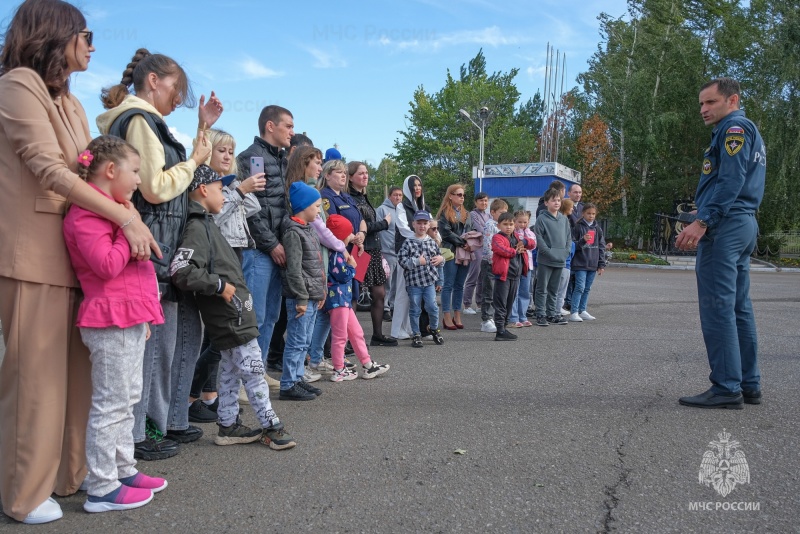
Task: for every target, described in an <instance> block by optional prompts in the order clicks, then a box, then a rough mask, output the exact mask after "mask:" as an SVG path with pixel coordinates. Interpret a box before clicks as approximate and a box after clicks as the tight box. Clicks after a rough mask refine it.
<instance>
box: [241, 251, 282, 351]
mask: <svg viewBox="0 0 800 534" xmlns="http://www.w3.org/2000/svg"><path fill="white" fill-rule="evenodd" d="M242 271H243V272H244V280H245V282H246V283H247V288H248V289H249V290H250V293H251V294H252V295H253V309H254V311H255V312H256V321H257V322H258V346H259V348H261V360H262V361H264V362H266V361H267V352H269V342H270V340H271V339H272V331H273V330H274V329H275V323H276V322H278V317H280V314H281V306H280V300H281V299H280V297H281V269H280V267H278V266H277V265H276V264H275V262H274V261H272V256H270V255H269V254H265V253H264V252H262V251H260V250H258V249H253V248H249V249H247V250H245V251H244V252H243V253H242ZM292 309H294V307H292Z"/></svg>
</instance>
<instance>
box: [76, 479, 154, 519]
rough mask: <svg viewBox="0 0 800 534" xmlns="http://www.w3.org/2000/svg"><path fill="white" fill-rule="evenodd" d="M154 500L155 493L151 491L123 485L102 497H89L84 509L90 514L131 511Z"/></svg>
mask: <svg viewBox="0 0 800 534" xmlns="http://www.w3.org/2000/svg"><path fill="white" fill-rule="evenodd" d="M152 500H153V492H152V491H150V490H149V489H141V488H131V487H128V486H126V485H124V484H123V485H122V486H120V487H118V488H117V489H115V490H114V491H112V492H111V493H107V494H106V495H103V496H102V497H95V496H94V495H89V497H88V498H87V499H86V502H85V503H83V509H84V510H86V511H87V512H90V513H99V512H113V511H116V510H131V509H133V508H139V507H140V506H144V505H145V504H147V503H149V502H150V501H152Z"/></svg>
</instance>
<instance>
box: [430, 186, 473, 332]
mask: <svg viewBox="0 0 800 534" xmlns="http://www.w3.org/2000/svg"><path fill="white" fill-rule="evenodd" d="M436 217H437V218H438V219H439V234H440V235H441V236H442V247H443V248H447V249H449V250H450V251H452V252H453V253H454V254H455V251H456V249H458V248H466V247H467V242H466V241H465V240H464V238H462V237H461V235H462V234H463V233H464V229H465V228H466V225H467V219H468V218H469V213H468V212H467V210H466V209H465V208H464V186H463V185H461V184H453V185H451V186H450V187H448V188H447V192H446V193H445V195H444V200H442V206H441V207H440V208H439V212H438V213H437V214H436ZM467 273H469V264H463V265H460V264H458V263H457V262H456V260H455V259H453V260H450V261H448V262H445V264H444V284H442V324H443V325H444V327H445V328H446V329H448V330H456V329H461V328H464V325H463V324H462V323H461V306H462V302H463V300H464V282H465V281H466V280H467ZM451 311H452V313H453V317H452V319H451V318H450V312H451ZM451 321H452V322H451ZM448 323H449V324H448Z"/></svg>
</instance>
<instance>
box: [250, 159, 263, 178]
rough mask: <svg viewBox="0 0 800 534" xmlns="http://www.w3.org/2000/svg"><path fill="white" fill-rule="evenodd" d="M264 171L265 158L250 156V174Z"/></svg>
mask: <svg viewBox="0 0 800 534" xmlns="http://www.w3.org/2000/svg"><path fill="white" fill-rule="evenodd" d="M260 172H264V158H261V157H258V156H252V157H251V158H250V176H252V175H254V174H258V173H260Z"/></svg>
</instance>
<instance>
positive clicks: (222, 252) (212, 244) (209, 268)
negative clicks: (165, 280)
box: [169, 202, 258, 350]
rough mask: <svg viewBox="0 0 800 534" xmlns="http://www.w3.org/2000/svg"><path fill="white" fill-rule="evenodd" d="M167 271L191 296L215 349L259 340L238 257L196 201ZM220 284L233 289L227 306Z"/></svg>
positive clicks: (229, 347)
mask: <svg viewBox="0 0 800 534" xmlns="http://www.w3.org/2000/svg"><path fill="white" fill-rule="evenodd" d="M169 270H170V273H171V275H172V280H173V281H174V282H175V285H176V286H178V288H180V289H181V290H183V291H186V292H194V295H195V299H196V300H197V307H198V308H199V309H200V316H201V317H202V318H203V324H204V325H205V328H206V331H207V332H208V337H209V339H210V340H211V343H212V344H213V345H214V346H215V347H216V348H217V349H219V350H226V349H232V348H234V347H238V346H240V345H244V344H245V343H247V342H248V341H250V340H251V339H255V338H257V337H258V323H257V322H256V313H255V311H253V296H252V295H251V294H250V290H249V289H247V285H246V284H245V281H244V275H243V274H242V266H241V264H240V263H239V258H237V257H236V253H235V252H234V251H233V249H232V248H231V246H230V245H229V244H228V241H227V240H226V239H225V237H224V236H223V235H222V232H221V231H220V229H219V228H218V227H217V225H216V224H214V219H213V218H212V217H211V214H210V213H208V212H207V211H206V210H205V209H204V208H203V206H201V205H200V204H198V203H197V202H191V204H190V206H189V220H188V222H187V223H186V230H185V231H184V233H183V239H182V240H181V244H180V248H179V249H178V250H177V252H176V253H175V256H174V257H173V259H172V263H171V264H170V266H169ZM225 282H228V283H230V284H233V286H234V287H235V288H236V294H235V295H234V297H233V299H232V301H231V302H225V300H224V299H223V298H222V297H220V296H219V294H218V290H219V288H220V287H224V284H225Z"/></svg>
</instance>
